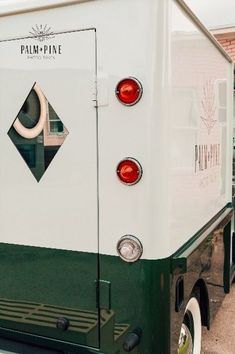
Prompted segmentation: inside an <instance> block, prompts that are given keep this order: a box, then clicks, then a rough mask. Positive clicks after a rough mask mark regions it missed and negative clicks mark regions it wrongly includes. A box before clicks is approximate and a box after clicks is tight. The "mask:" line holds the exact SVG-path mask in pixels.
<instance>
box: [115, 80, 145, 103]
mask: <svg viewBox="0 0 235 354" xmlns="http://www.w3.org/2000/svg"><path fill="white" fill-rule="evenodd" d="M142 93H143V88H142V85H141V83H140V82H139V81H138V80H137V79H135V78H133V77H130V78H127V79H123V80H121V81H120V82H119V83H118V85H117V87H116V96H117V98H118V100H119V101H120V102H121V103H123V104H124V105H126V106H133V105H134V104H136V103H137V102H138V101H139V100H140V99H141V96H142Z"/></svg>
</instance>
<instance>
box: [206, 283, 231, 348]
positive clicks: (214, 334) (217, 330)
mask: <svg viewBox="0 0 235 354" xmlns="http://www.w3.org/2000/svg"><path fill="white" fill-rule="evenodd" d="M202 333H203V334H202V335H203V340H202V354H235V284H233V286H232V288H231V292H230V294H228V295H226V297H225V299H224V302H223V304H222V306H221V308H220V309H219V311H218V313H217V315H216V317H215V319H214V321H213V323H212V326H211V329H210V331H207V329H205V328H203V332H202Z"/></svg>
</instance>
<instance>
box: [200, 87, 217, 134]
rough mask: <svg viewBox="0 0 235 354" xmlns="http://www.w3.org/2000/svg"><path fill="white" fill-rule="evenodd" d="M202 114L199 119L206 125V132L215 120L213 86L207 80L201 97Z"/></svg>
mask: <svg viewBox="0 0 235 354" xmlns="http://www.w3.org/2000/svg"><path fill="white" fill-rule="evenodd" d="M201 105H202V111H203V115H202V116H201V119H202V121H203V123H204V124H205V126H206V127H207V131H208V134H209V135H210V133H211V130H212V129H213V127H214V126H215V124H216V122H217V120H216V119H215V113H216V105H215V92H214V86H213V84H212V82H211V81H207V82H206V83H205V85H204V87H203V98H202V101H201Z"/></svg>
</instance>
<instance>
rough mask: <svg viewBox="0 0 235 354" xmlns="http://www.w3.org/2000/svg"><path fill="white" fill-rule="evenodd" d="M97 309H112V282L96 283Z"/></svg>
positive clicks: (99, 281)
mask: <svg viewBox="0 0 235 354" xmlns="http://www.w3.org/2000/svg"><path fill="white" fill-rule="evenodd" d="M96 299H97V307H99V308H100V309H105V310H110V309H111V282H110V281H107V280H101V279H100V280H97V281H96Z"/></svg>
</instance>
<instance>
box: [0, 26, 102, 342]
mask: <svg viewBox="0 0 235 354" xmlns="http://www.w3.org/2000/svg"><path fill="white" fill-rule="evenodd" d="M95 76H96V51H95V31H93V30H87V31H74V32H69V33H58V34H54V33H52V32H51V30H50V29H49V28H48V27H47V26H44V27H42V26H41V25H37V26H34V27H33V28H32V30H31V31H30V33H29V36H28V37H26V38H11V39H6V40H5V41H1V42H0V78H1V79H0V284H1V286H0V327H3V328H7V329H10V330H15V331H21V332H24V333H30V334H33V335H40V336H43V337H47V338H48V337H49V338H53V339H60V340H63V341H66V342H71V343H75V344H86V345H89V346H92V347H98V323H99V321H98V311H97V306H96V280H97V276H98V275H97V252H98V233H97V126H96V125H97V122H96V108H95Z"/></svg>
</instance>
